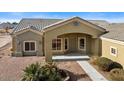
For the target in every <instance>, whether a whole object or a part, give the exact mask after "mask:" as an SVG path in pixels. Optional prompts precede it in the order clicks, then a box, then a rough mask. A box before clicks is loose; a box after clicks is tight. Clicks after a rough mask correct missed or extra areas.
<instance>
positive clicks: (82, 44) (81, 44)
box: [78, 38, 85, 49]
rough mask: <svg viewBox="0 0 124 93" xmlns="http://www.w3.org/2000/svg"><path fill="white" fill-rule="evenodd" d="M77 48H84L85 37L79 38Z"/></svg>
mask: <svg viewBox="0 0 124 93" xmlns="http://www.w3.org/2000/svg"><path fill="white" fill-rule="evenodd" d="M78 42H79V49H85V38H79V41H78Z"/></svg>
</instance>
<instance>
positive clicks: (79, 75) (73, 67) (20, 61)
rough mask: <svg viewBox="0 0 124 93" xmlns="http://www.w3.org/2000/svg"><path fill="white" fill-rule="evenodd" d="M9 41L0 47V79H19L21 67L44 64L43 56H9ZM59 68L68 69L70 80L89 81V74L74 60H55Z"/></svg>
mask: <svg viewBox="0 0 124 93" xmlns="http://www.w3.org/2000/svg"><path fill="white" fill-rule="evenodd" d="M10 49H11V43H9V44H7V45H6V46H4V47H2V48H0V80H1V81H19V80H21V78H22V74H23V69H24V68H25V67H26V66H28V65H29V64H32V63H36V62H40V63H41V64H42V65H44V62H45V57H36V56H32V57H11V51H10ZM56 65H57V66H58V67H59V68H60V69H65V70H68V72H69V74H70V75H71V80H72V81H77V80H82V81H87V80H88V81H90V80H91V79H90V78H89V76H88V75H87V74H86V73H85V72H84V70H83V69H82V68H81V67H80V66H79V64H78V63H77V62H75V61H66V62H65V61H64V62H56Z"/></svg>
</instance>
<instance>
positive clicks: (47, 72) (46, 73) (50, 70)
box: [40, 63, 62, 81]
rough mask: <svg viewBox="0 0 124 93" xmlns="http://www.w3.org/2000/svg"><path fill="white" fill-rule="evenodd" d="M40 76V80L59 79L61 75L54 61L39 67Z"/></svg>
mask: <svg viewBox="0 0 124 93" xmlns="http://www.w3.org/2000/svg"><path fill="white" fill-rule="evenodd" d="M41 73H42V78H41V79H40V80H43V81H46V80H47V81H60V80H61V78H62V76H61V73H60V71H59V69H58V68H57V66H56V65H55V64H54V63H48V64H46V65H45V66H42V67H41Z"/></svg>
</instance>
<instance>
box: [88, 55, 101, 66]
mask: <svg viewBox="0 0 124 93" xmlns="http://www.w3.org/2000/svg"><path fill="white" fill-rule="evenodd" d="M98 59H99V57H98V56H92V57H90V62H91V63H92V64H94V65H97V62H98Z"/></svg>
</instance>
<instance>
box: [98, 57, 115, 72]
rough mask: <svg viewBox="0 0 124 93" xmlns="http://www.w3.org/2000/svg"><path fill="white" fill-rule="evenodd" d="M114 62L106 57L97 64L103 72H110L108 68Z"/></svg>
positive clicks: (101, 58)
mask: <svg viewBox="0 0 124 93" xmlns="http://www.w3.org/2000/svg"><path fill="white" fill-rule="evenodd" d="M112 62H113V61H112V60H110V59H108V58H105V57H100V58H99V59H98V62H97V65H98V67H99V68H100V69H101V70H103V71H108V67H109V65H110V64H111V63H112Z"/></svg>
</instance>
